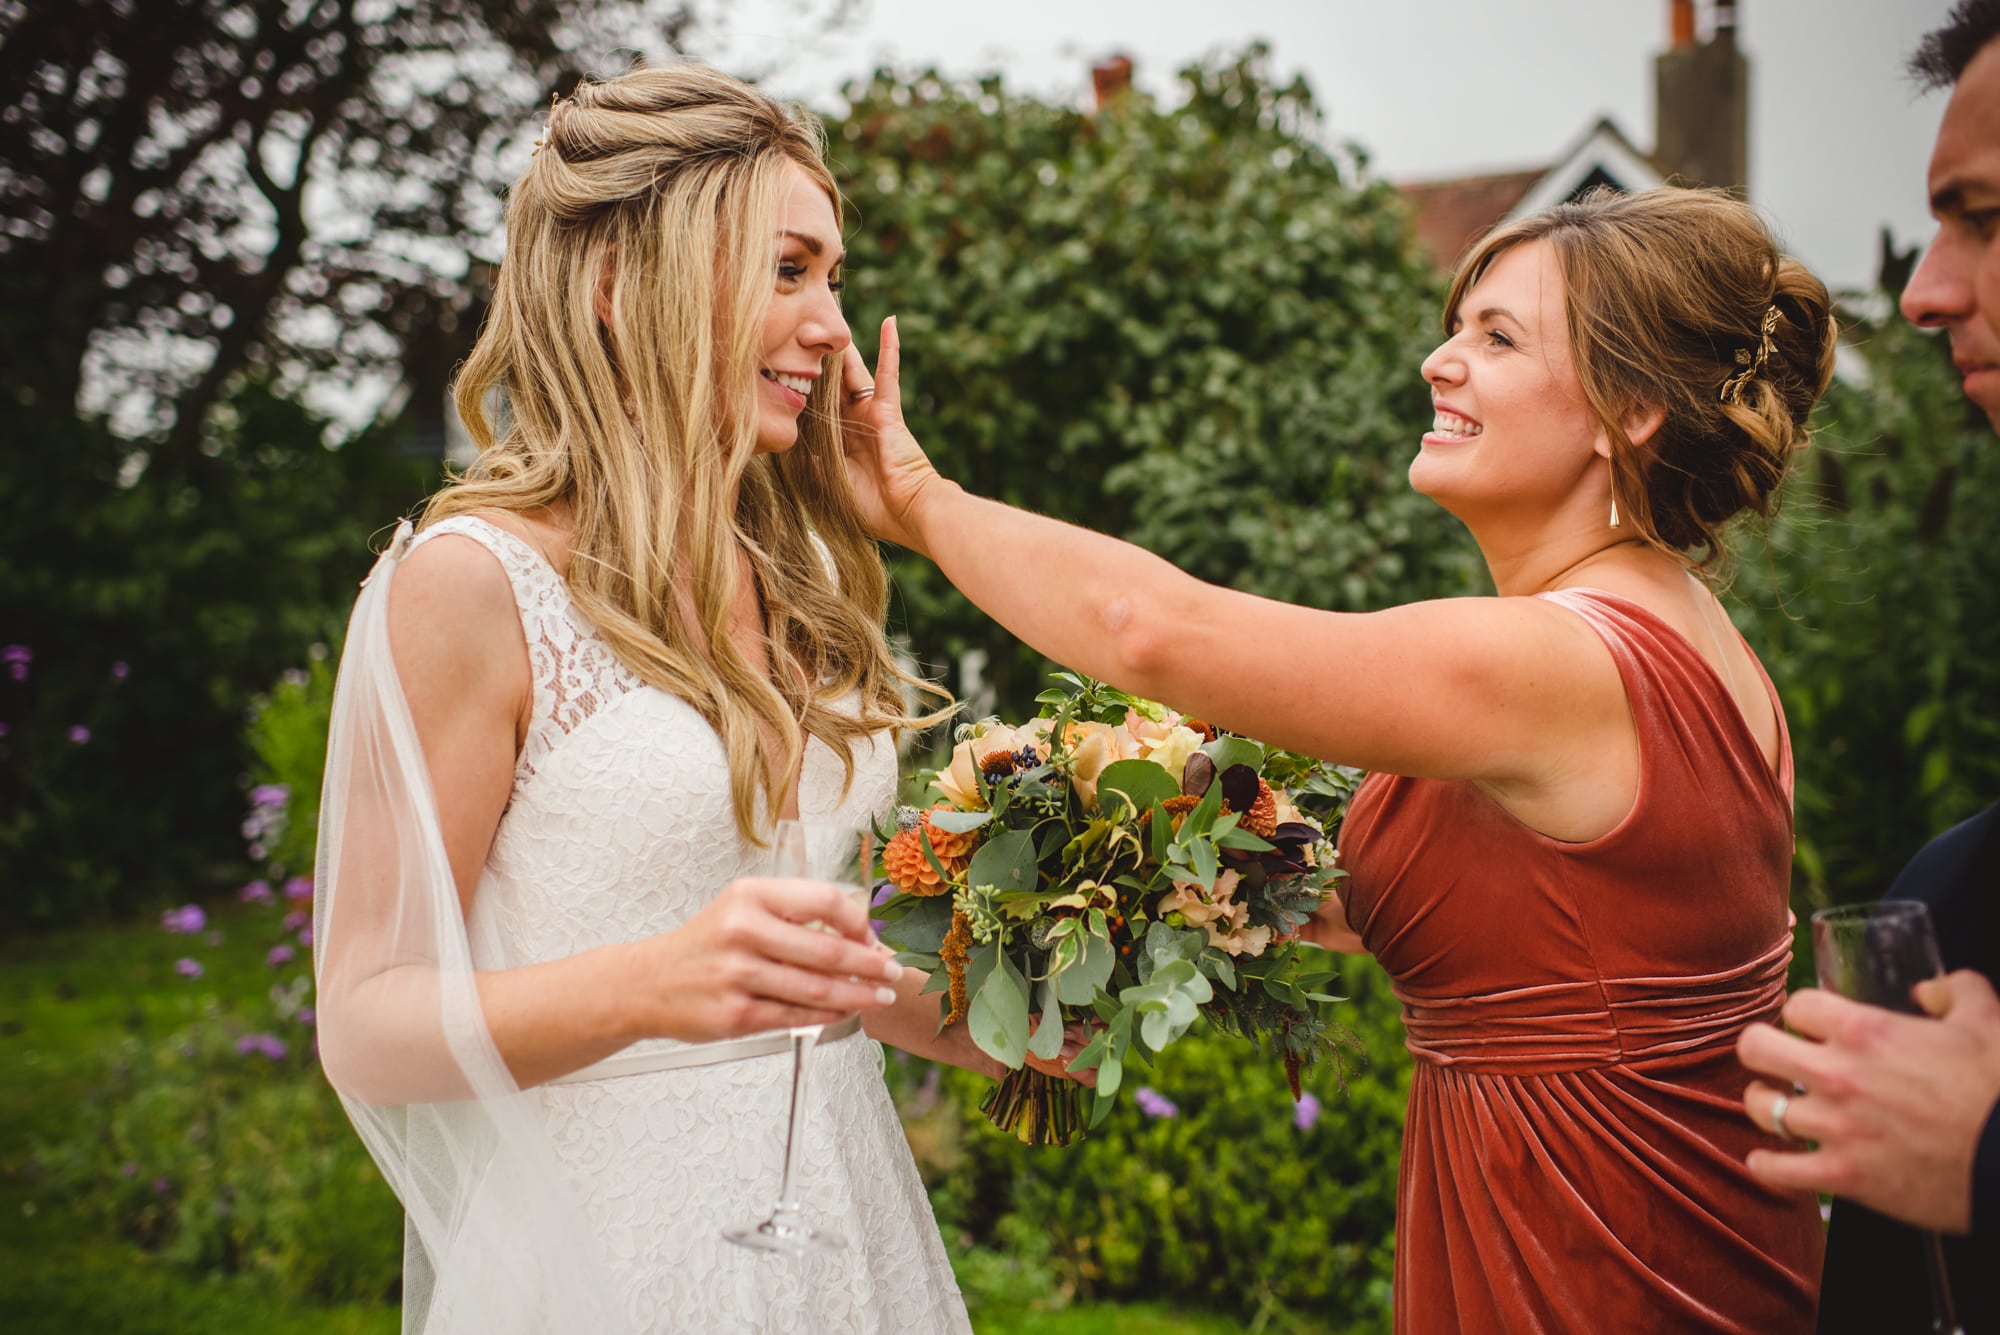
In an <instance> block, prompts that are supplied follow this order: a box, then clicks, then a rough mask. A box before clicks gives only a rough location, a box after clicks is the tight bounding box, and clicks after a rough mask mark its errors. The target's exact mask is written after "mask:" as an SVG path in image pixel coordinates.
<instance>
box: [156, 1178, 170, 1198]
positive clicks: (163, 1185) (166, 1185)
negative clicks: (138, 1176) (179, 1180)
mask: <svg viewBox="0 0 2000 1335" xmlns="http://www.w3.org/2000/svg"><path fill="white" fill-rule="evenodd" d="M173 1189H174V1184H173V1183H171V1182H169V1181H168V1180H167V1179H166V1178H164V1177H156V1178H154V1179H153V1194H154V1195H155V1196H164V1195H166V1194H167V1193H168V1192H170V1191H172V1190H173Z"/></svg>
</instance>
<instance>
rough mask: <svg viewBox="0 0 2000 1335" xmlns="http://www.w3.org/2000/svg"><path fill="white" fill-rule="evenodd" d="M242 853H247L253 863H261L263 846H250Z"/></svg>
mask: <svg viewBox="0 0 2000 1335" xmlns="http://www.w3.org/2000/svg"><path fill="white" fill-rule="evenodd" d="M243 851H244V852H246V853H248V854H249V855H250V856H251V858H252V859H253V860H255V861H258V862H262V861H263V860H264V845H263V844H262V843H261V842H260V843H255V844H252V845H250V847H248V848H246V849H244V850H243Z"/></svg>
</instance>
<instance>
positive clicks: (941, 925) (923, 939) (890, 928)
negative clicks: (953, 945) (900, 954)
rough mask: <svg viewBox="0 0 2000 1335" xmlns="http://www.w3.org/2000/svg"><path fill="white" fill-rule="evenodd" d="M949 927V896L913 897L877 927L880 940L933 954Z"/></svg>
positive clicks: (898, 948)
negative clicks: (909, 902)
mask: <svg viewBox="0 0 2000 1335" xmlns="http://www.w3.org/2000/svg"><path fill="white" fill-rule="evenodd" d="M950 930H951V896H950V895H932V896H930V897H929V898H927V899H914V900H913V902H912V903H911V904H910V906H909V908H908V909H907V910H905V911H904V912H903V913H902V914H900V915H899V916H898V917H897V918H896V919H895V920H894V921H892V922H886V923H884V924H883V926H882V927H881V929H880V932H881V937H882V941H883V944H885V945H887V946H889V947H891V948H892V949H895V950H898V951H909V952H913V953H915V952H921V953H924V954H930V955H935V954H936V953H937V952H938V950H939V949H940V948H942V947H943V945H944V938H945V933H947V932H949V931H950Z"/></svg>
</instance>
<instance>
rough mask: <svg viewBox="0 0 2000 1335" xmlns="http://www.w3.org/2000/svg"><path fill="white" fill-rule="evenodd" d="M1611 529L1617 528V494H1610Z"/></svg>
mask: <svg viewBox="0 0 2000 1335" xmlns="http://www.w3.org/2000/svg"><path fill="white" fill-rule="evenodd" d="M1611 527H1613V528H1617V527H1618V493H1617V492H1615V491H1614V492H1612V493H1611Z"/></svg>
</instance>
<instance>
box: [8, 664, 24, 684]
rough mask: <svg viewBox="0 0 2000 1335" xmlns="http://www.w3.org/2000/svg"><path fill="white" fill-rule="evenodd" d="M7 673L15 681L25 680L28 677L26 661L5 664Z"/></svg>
mask: <svg viewBox="0 0 2000 1335" xmlns="http://www.w3.org/2000/svg"><path fill="white" fill-rule="evenodd" d="M7 675H8V676H10V677H12V678H13V679H14V680H15V681H26V680H27V679H28V665H27V664H26V663H9V664H8V665H7Z"/></svg>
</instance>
